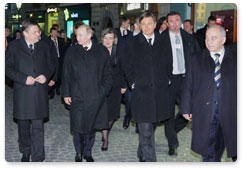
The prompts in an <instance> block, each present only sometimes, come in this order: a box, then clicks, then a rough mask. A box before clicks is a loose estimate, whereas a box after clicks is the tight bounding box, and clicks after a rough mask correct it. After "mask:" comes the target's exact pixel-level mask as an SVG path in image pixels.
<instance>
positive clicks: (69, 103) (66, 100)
mask: <svg viewBox="0 0 243 169" xmlns="http://www.w3.org/2000/svg"><path fill="white" fill-rule="evenodd" d="M64 101H65V103H66V104H67V105H71V103H72V99H71V97H64Z"/></svg>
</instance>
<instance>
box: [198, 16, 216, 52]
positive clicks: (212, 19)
mask: <svg viewBox="0 0 243 169" xmlns="http://www.w3.org/2000/svg"><path fill="white" fill-rule="evenodd" d="M215 24H216V17H215V16H213V15H210V16H209V17H208V22H207V24H206V25H205V26H204V27H203V28H201V29H198V30H197V32H196V35H195V36H196V39H197V41H198V44H199V46H200V48H201V49H204V48H206V44H205V36H206V31H207V29H208V28H209V27H210V26H212V25H215Z"/></svg>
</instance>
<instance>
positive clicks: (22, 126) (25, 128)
mask: <svg viewBox="0 0 243 169" xmlns="http://www.w3.org/2000/svg"><path fill="white" fill-rule="evenodd" d="M18 137H19V138H18V141H19V151H20V153H23V155H24V156H26V157H27V156H30V153H31V136H30V121H29V120H18Z"/></svg>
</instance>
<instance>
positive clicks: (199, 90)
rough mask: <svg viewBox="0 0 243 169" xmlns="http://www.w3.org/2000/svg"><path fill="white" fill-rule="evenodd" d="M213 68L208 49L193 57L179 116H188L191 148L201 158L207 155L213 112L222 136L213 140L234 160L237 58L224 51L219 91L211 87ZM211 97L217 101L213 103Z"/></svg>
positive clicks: (235, 152) (226, 50)
mask: <svg viewBox="0 0 243 169" xmlns="http://www.w3.org/2000/svg"><path fill="white" fill-rule="evenodd" d="M214 69H215V63H214V60H213V59H212V57H211V56H210V52H209V50H208V49H204V50H203V51H202V52H200V53H195V54H194V55H193V57H192V59H191V62H190V64H189V66H188V70H187V73H186V79H185V87H184V90H183V93H182V103H181V113H182V114H188V113H190V114H192V126H193V127H192V143H191V149H192V150H193V151H195V152H196V153H199V154H201V155H202V156H207V155H208V150H209V149H208V145H209V135H210V131H211V123H212V115H214V114H215V110H217V112H218V117H217V118H218V119H219V120H216V122H217V123H219V124H220V126H221V128H222V129H221V131H222V134H221V135H222V136H221V137H219V138H216V140H218V141H223V142H224V143H223V144H225V147H226V150H227V155H228V157H235V156H237V55H234V54H232V52H231V51H230V49H228V48H225V53H224V58H223V60H222V63H221V87H220V88H216V87H215V81H214ZM218 92H220V93H218ZM217 93H218V94H217ZM215 96H218V97H219V99H218V100H215ZM222 138H223V139H222ZM223 148H224V147H223ZM222 150H223V149H221V151H222ZM215 152H216V153H217V152H218V151H215ZM218 153H219V155H217V156H216V159H214V160H215V161H220V157H221V156H222V152H218Z"/></svg>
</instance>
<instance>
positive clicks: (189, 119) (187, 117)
mask: <svg viewBox="0 0 243 169" xmlns="http://www.w3.org/2000/svg"><path fill="white" fill-rule="evenodd" d="M183 117H184V118H185V119H187V120H188V121H192V114H183Z"/></svg>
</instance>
